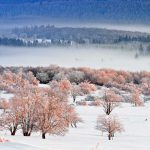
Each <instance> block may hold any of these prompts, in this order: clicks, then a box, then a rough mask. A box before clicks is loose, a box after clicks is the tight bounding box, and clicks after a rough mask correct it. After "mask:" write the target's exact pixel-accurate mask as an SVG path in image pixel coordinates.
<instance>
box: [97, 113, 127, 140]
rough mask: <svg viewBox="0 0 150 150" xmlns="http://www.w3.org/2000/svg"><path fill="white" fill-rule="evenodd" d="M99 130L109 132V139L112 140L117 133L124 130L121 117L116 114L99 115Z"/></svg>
mask: <svg viewBox="0 0 150 150" xmlns="http://www.w3.org/2000/svg"><path fill="white" fill-rule="evenodd" d="M96 129H97V130H100V131H102V132H106V133H107V134H108V140H112V139H113V137H114V136H115V133H117V132H119V133H121V132H123V131H124V128H123V125H122V124H121V122H120V121H119V119H118V118H117V117H116V116H112V115H109V116H99V117H98V119H97V126H96Z"/></svg>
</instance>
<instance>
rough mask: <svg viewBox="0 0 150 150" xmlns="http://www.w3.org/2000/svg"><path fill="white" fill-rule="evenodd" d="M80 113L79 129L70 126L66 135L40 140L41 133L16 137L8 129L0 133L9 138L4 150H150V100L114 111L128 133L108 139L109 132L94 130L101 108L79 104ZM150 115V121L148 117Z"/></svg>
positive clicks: (3, 147)
mask: <svg viewBox="0 0 150 150" xmlns="http://www.w3.org/2000/svg"><path fill="white" fill-rule="evenodd" d="M76 109H77V112H78V113H79V115H80V117H82V119H83V120H84V122H83V123H80V124H78V128H70V130H69V132H68V133H67V134H66V135H65V136H64V137H62V136H49V135H47V139H46V140H42V139H41V135H40V133H37V134H34V135H32V136H31V137H23V136H22V135H21V132H18V134H17V135H16V136H14V137H11V136H10V135H9V132H0V136H1V137H4V138H6V139H8V140H10V142H9V143H1V144H0V149H2V150H96V146H97V145H98V148H97V150H149V149H150V142H149V139H150V132H149V131H150V103H146V104H145V107H131V105H130V104H122V105H121V106H120V107H119V108H116V109H115V110H114V112H113V114H117V115H118V117H119V118H120V120H121V121H122V123H123V124H124V128H125V132H123V133H122V134H117V135H116V137H115V138H114V140H112V141H108V140H107V135H105V134H104V135H103V136H102V134H101V132H100V131H98V130H96V129H95V126H96V119H97V117H98V115H101V114H103V110H102V108H100V107H93V106H76ZM146 118H147V121H145V119H146Z"/></svg>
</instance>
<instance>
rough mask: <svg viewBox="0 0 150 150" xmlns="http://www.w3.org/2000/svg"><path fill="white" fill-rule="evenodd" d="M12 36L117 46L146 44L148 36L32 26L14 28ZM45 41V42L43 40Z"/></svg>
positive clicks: (52, 41)
mask: <svg viewBox="0 0 150 150" xmlns="http://www.w3.org/2000/svg"><path fill="white" fill-rule="evenodd" d="M12 34H13V35H15V36H16V37H18V38H22V39H43V40H45V39H48V40H50V41H51V43H49V44H52V45H53V44H57V45H64V44H66V45H71V44H72V43H76V44H116V43H117V44H118V43H123V42H125V43H127V42H142V43H148V42H149V41H150V35H149V34H145V33H138V32H127V31H116V30H107V29H98V28H71V27H70V28H69V27H65V28H64V27H55V26H50V25H48V26H44V25H42V26H32V27H24V28H15V29H13V30H12ZM45 41H46V40H45Z"/></svg>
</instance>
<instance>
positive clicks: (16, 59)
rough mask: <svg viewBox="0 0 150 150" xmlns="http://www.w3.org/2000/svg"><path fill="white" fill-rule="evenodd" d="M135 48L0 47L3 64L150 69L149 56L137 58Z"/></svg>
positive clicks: (0, 63) (1, 63) (0, 62)
mask: <svg viewBox="0 0 150 150" xmlns="http://www.w3.org/2000/svg"><path fill="white" fill-rule="evenodd" d="M135 53H136V52H135V51H133V50H119V49H106V48H105V49H103V48H96V47H87V48H82V47H49V48H25V47H24V48H21V47H18V48H17V47H0V65H2V66H49V65H51V64H54V65H55V64H56V65H59V66H62V67H91V68H112V69H117V70H129V71H141V70H147V71H148V70H150V59H149V56H141V57H139V58H137V59H135Z"/></svg>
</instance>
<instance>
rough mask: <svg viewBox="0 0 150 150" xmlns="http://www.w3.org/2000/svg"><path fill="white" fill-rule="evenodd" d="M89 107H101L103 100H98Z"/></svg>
mask: <svg viewBox="0 0 150 150" xmlns="http://www.w3.org/2000/svg"><path fill="white" fill-rule="evenodd" d="M88 105H89V106H101V105H102V101H101V100H96V101H93V102H90V103H89V104H88Z"/></svg>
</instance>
